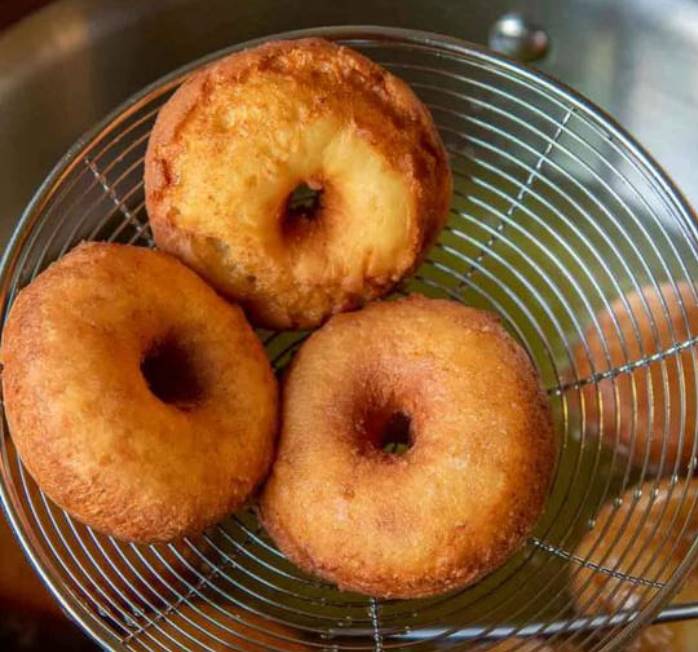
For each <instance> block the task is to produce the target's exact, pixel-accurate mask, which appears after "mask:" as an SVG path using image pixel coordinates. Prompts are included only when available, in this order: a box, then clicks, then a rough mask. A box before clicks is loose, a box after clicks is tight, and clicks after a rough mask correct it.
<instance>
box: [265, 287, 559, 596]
mask: <svg viewBox="0 0 698 652" xmlns="http://www.w3.org/2000/svg"><path fill="white" fill-rule="evenodd" d="M281 409H282V428H281V434H280V443H279V451H278V455H277V460H276V462H275V464H274V468H273V470H272V473H271V475H270V478H269V480H268V482H267V484H266V486H265V488H264V490H263V492H262V495H261V498H260V512H261V519H262V522H263V523H264V525H265V527H266V528H267V530H268V532H269V534H270V535H271V537H272V538H273V539H274V541H275V542H276V544H277V545H278V547H279V548H280V549H281V551H282V552H283V553H285V554H286V556H287V557H289V558H290V559H291V560H292V561H294V562H295V563H296V564H297V565H298V566H299V567H300V568H301V569H303V570H305V571H307V572H309V573H312V574H315V575H318V576H320V577H322V578H324V579H326V580H329V581H331V582H334V583H335V584H337V585H338V586H339V587H340V588H342V589H346V590H352V591H358V592H361V593H366V594H369V595H373V596H379V597H385V598H414V597H421V596H428V595H434V594H437V593H442V592H445V591H447V590H450V589H455V588H458V587H463V586H466V585H468V584H472V583H473V582H475V581H476V580H478V579H479V578H481V577H482V576H484V575H486V574H487V573H489V572H491V571H492V570H494V569H495V568H497V567H498V566H500V565H501V564H502V563H503V562H504V561H506V559H507V558H508V557H509V556H510V555H511V554H512V553H513V552H514V551H515V550H517V549H518V548H519V547H520V545H521V544H522V543H523V541H524V538H525V537H526V535H527V534H528V533H529V532H530V530H531V528H532V526H533V525H534V523H535V522H536V520H537V519H538V517H539V516H540V514H541V511H542V509H543V504H544V501H545V498H546V493H547V490H548V486H549V483H550V479H551V476H552V473H553V467H554V465H555V456H556V442H555V439H554V433H553V427H552V424H551V416H550V413H549V409H548V406H547V403H546V399H545V396H544V394H543V391H542V389H541V385H540V382H539V378H538V376H537V374H536V371H535V370H534V367H533V365H532V363H531V361H530V360H529V358H528V357H527V355H526V353H525V352H524V350H523V349H522V348H521V347H520V346H519V345H518V344H516V343H515V342H514V340H513V339H512V338H511V337H510V336H509V335H508V334H507V333H506V331H505V330H504V328H503V327H502V326H501V325H500V323H499V321H498V319H497V318H496V317H495V316H494V315H492V314H489V313H487V312H483V311H478V310H475V309H473V308H467V307H465V306H462V305H460V304H458V303H456V302H451V301H442V300H432V299H427V298H424V297H421V296H417V295H413V296H411V297H409V298H406V299H401V300H397V301H389V302H378V303H373V304H370V305H368V306H367V307H366V308H364V309H363V310H361V311H359V312H355V313H344V314H341V315H337V316H334V317H332V318H331V319H330V320H329V321H328V322H327V324H326V325H324V326H323V327H322V328H320V329H319V330H317V331H316V332H314V333H313V334H312V335H311V336H310V337H309V338H308V339H307V340H306V341H305V343H304V344H303V345H302V347H301V348H300V350H299V352H298V353H297V354H296V356H295V358H294V360H293V362H292V364H291V367H290V370H289V372H288V375H287V377H286V379H285V381H284V389H283V398H282V408H281Z"/></svg>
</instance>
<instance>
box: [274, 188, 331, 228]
mask: <svg viewBox="0 0 698 652" xmlns="http://www.w3.org/2000/svg"><path fill="white" fill-rule="evenodd" d="M323 195H324V190H323V187H322V185H321V184H319V183H317V182H305V181H304V182H302V183H299V184H298V185H297V186H296V187H295V188H294V189H293V192H291V194H290V195H289V196H288V199H287V200H286V202H285V206H284V211H283V215H282V217H281V231H282V233H283V235H284V236H285V237H294V236H295V237H298V236H301V235H303V234H304V233H305V232H307V230H308V229H309V228H310V227H311V226H312V224H313V223H315V222H317V220H318V218H319V217H320V213H321V212H322V207H323Z"/></svg>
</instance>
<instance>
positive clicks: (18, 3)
mask: <svg viewBox="0 0 698 652" xmlns="http://www.w3.org/2000/svg"><path fill="white" fill-rule="evenodd" d="M49 2H50V0H0V30H2V29H4V28H5V27H7V26H8V25H11V24H12V23H15V22H17V21H18V20H20V19H21V18H23V17H24V16H26V15H27V14H28V13H30V12H32V11H35V10H36V9H39V8H41V7H43V6H44V5H47V4H48V3H49Z"/></svg>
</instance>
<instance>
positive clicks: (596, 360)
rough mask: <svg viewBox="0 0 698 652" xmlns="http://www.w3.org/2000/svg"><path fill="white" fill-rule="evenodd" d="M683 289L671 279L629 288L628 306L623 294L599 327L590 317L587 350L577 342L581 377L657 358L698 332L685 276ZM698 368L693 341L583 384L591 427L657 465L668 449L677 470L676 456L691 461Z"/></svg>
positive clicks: (665, 468)
mask: <svg viewBox="0 0 698 652" xmlns="http://www.w3.org/2000/svg"><path fill="white" fill-rule="evenodd" d="M677 290H678V292H677ZM677 290H675V289H674V288H673V287H672V286H671V285H669V284H664V285H661V286H659V289H658V290H657V289H655V288H654V287H652V286H648V287H645V288H643V289H642V295H640V293H638V292H631V293H629V294H628V295H626V297H625V301H626V302H627V307H626V305H625V302H624V301H623V299H622V298H618V299H616V301H614V302H613V303H612V304H611V305H610V306H609V309H607V310H603V311H602V312H600V313H599V314H598V315H597V320H598V330H597V328H596V327H595V325H594V324H592V325H591V326H590V327H589V329H588V331H587V333H586V341H587V343H588V347H589V351H588V352H587V351H586V350H585V349H584V346H583V343H581V342H580V344H579V345H578V347H577V349H576V356H575V357H576V361H577V368H578V373H579V374H580V376H581V377H582V378H586V377H589V376H591V374H592V373H594V372H596V373H598V372H604V371H606V370H608V369H613V368H615V367H621V366H623V365H626V364H628V363H633V362H637V361H638V360H642V359H646V358H651V356H654V355H656V354H658V353H662V352H664V351H670V350H671V348H672V347H674V346H675V345H676V344H677V343H679V342H683V341H686V340H688V339H689V338H690V337H695V336H696V335H697V334H698V303H697V302H696V299H695V298H694V296H693V293H692V291H691V288H690V286H689V285H688V284H687V283H684V282H682V283H678V284H677ZM643 297H644V300H645V302H646V304H647V307H645V304H644V303H643ZM614 318H615V320H616V322H617V324H616V323H615V322H614ZM633 318H634V321H633ZM604 345H605V346H606V347H607V351H608V359H607V357H606V351H605V349H604ZM624 346H625V350H624V348H623V347H624ZM696 373H698V363H696V362H695V361H694V354H693V351H692V350H691V349H690V348H689V349H685V350H683V351H682V352H680V353H676V354H671V355H668V356H663V359H655V360H650V361H649V362H648V364H646V365H645V364H643V365H641V366H638V367H637V368H635V369H633V370H632V371H631V372H630V373H620V374H618V375H617V376H615V378H612V379H611V378H607V379H603V380H600V381H599V382H598V383H592V384H589V385H587V386H585V387H583V388H582V392H583V396H584V399H585V406H586V410H587V423H588V425H589V430H590V431H591V432H597V433H598V434H601V435H602V441H604V442H605V443H606V444H607V445H609V446H613V447H617V448H618V449H619V450H621V451H623V452H624V453H625V454H626V455H627V456H629V458H630V459H631V460H632V461H633V462H634V463H635V464H636V465H638V466H642V465H644V464H646V463H647V464H648V466H649V467H650V468H653V469H654V470H658V469H659V466H660V464H662V456H664V462H663V465H662V469H661V470H662V472H663V473H672V472H673V469H674V466H675V464H676V463H677V462H678V465H679V466H680V467H681V468H683V469H685V468H687V466H688V464H689V462H690V460H691V457H692V456H693V446H694V439H695V432H694V431H695V424H696V418H697V417H696V398H695V381H696ZM682 378H683V383H684V386H683V388H682ZM665 381H666V388H665ZM682 402H683V405H684V421H683V423H682V421H681V417H682V414H681V412H682V411H681V409H680V407H679V406H680V405H681V404H682ZM669 407H670V409H668V410H667V408H669ZM667 412H668V418H667V417H665V414H667Z"/></svg>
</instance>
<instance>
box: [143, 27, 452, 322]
mask: <svg viewBox="0 0 698 652" xmlns="http://www.w3.org/2000/svg"><path fill="white" fill-rule="evenodd" d="M303 183H305V184H307V185H308V186H310V187H312V188H315V189H322V197H321V200H320V206H319V208H317V209H316V210H315V211H311V210H310V209H309V211H310V212H303V211H301V212H300V213H298V212H296V213H294V212H292V211H289V208H288V202H289V197H290V196H291V194H292V192H293V190H294V189H295V188H297V187H298V186H299V185H301V184H303ZM145 189H146V202H147V208H148V214H149V217H150V222H151V226H152V228H153V232H154V234H155V240H156V242H157V243H158V246H159V247H160V248H162V249H164V250H166V251H168V252H170V253H173V254H174V255H176V256H177V257H179V258H180V259H181V260H183V261H184V262H186V263H187V264H188V265H189V266H191V267H192V268H193V269H195V270H196V271H197V272H199V273H200V274H201V275H202V276H203V277H204V278H206V279H207V280H208V281H209V282H210V283H211V284H212V285H214V287H216V288H217V289H218V290H219V291H220V292H222V293H223V294H225V295H226V296H227V297H229V298H231V299H233V300H235V301H237V302H239V303H240V304H241V305H242V306H243V307H244V308H245V310H246V312H247V314H248V316H249V317H250V319H251V320H252V321H253V322H254V323H255V324H258V325H261V326H266V327H271V328H296V327H310V326H313V325H317V324H318V323H319V322H321V321H322V320H323V319H324V318H326V317H327V316H329V315H330V314H332V313H336V312H339V311H342V310H346V309H350V308H354V307H358V306H360V305H361V304H362V303H364V302H365V301H368V300H370V299H374V298H376V297H378V296H381V295H383V294H385V293H386V292H387V291H389V290H390V289H391V288H392V287H393V286H394V285H395V284H396V283H397V282H398V281H399V280H400V279H401V278H402V277H403V276H405V275H406V274H408V273H409V272H410V271H412V270H413V269H414V268H415V267H416V265H417V264H418V263H419V262H420V260H421V258H422V257H423V254H424V252H425V250H426V249H427V247H428V246H429V245H430V244H431V243H432V241H433V240H434V238H435V237H436V235H437V234H438V232H439V230H440V229H441V227H442V226H443V224H444V223H445V220H446V217H447V212H448V207H449V203H450V196H451V175H450V171H449V167H448V158H447V154H446V151H445V148H444V146H443V143H442V142H441V139H440V137H439V134H438V132H437V131H436V128H435V126H434V123H433V121H432V118H431V115H430V114H429V112H428V110H427V109H426V108H425V107H424V105H423V104H422V103H421V102H420V101H419V100H418V99H417V97H416V96H415V95H414V93H413V92H412V91H411V90H410V88H409V87H408V86H407V85H406V84H405V83H404V82H402V81H401V80H399V79H398V78H396V77H395V76H393V75H391V74H390V73H388V72H387V71H385V70H383V69H382V68H381V67H379V66H377V65H376V64H374V63H373V62H371V61H369V60H368V59H367V58H365V57H363V56H362V55H360V54H358V53H357V52H354V51H353V50H350V49H348V48H346V47H341V46H339V45H336V44H334V43H330V42H327V41H324V40H321V39H304V40H297V41H276V42H271V43H268V44H265V45H263V46H261V47H257V48H254V49H251V50H246V51H243V52H240V53H235V54H232V55H230V56H228V57H226V58H224V59H221V60H220V61H217V62H216V63H214V64H212V65H210V66H208V67H206V68H204V69H202V70H200V71H198V72H196V73H194V74H193V75H192V76H191V77H190V78H189V79H188V80H187V81H186V82H185V83H184V84H183V85H182V86H181V87H180V88H179V90H178V91H177V92H176V93H175V94H174V96H173V97H172V98H171V99H170V100H169V101H168V102H167V104H166V105H165V106H164V107H163V108H162V109H161V110H160V113H159V115H158V118H157V122H156V124H155V127H154V128H153V131H152V134H151V137H150V141H149V143H148V151H147V154H146V162H145Z"/></svg>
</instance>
